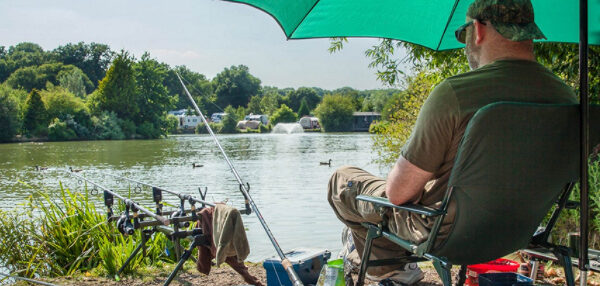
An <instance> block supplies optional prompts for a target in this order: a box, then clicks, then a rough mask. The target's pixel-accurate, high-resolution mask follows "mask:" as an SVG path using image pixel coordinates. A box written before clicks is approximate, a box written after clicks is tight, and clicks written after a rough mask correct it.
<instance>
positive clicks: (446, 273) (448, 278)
mask: <svg viewBox="0 0 600 286" xmlns="http://www.w3.org/2000/svg"><path fill="white" fill-rule="evenodd" d="M433 267H435V271H437V273H438V275H439V276H440V279H442V283H444V286H452V273H451V272H450V269H452V265H451V264H448V263H446V262H444V261H441V260H438V259H434V260H433Z"/></svg>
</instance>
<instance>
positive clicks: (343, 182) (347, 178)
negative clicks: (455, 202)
mask: <svg viewBox="0 0 600 286" xmlns="http://www.w3.org/2000/svg"><path fill="white" fill-rule="evenodd" d="M328 189H329V191H328V194H327V199H328V201H329V204H331V207H332V208H333V211H334V212H335V214H336V215H337V217H338V218H339V220H341V221H342V222H343V223H344V224H345V225H347V226H348V228H350V230H351V231H352V236H353V239H354V245H355V246H356V250H357V251H358V254H359V256H361V258H362V253H363V249H364V246H365V239H366V236H367V229H366V228H365V227H363V226H362V225H361V224H360V223H361V222H370V223H374V224H377V223H379V222H381V217H380V216H379V213H377V212H376V210H375V208H374V207H373V204H371V203H367V202H363V201H357V200H356V196H358V195H369V196H376V197H385V196H386V195H385V179H383V178H379V177H377V176H374V175H372V174H370V173H368V172H367V171H364V170H362V169H359V168H356V167H350V166H345V167H341V168H340V169H338V170H336V171H335V173H334V174H333V175H332V176H331V179H330V180H329V186H328ZM395 220H399V221H395ZM401 221H405V220H403V219H401V218H400V219H398V217H397V215H392V216H388V224H389V225H390V226H392V225H396V224H397V223H398V222H400V223H401ZM398 235H399V236H400V237H402V238H405V239H411V238H410V237H403V236H402V234H398ZM409 254H410V253H408V252H407V251H406V250H404V249H403V248H401V247H400V246H398V245H397V244H395V243H392V242H391V241H389V240H387V239H383V238H379V239H375V240H373V245H372V247H371V257H370V259H371V260H374V259H387V258H396V257H402V256H407V255H409ZM400 267H403V265H390V266H378V267H369V268H368V273H369V274H371V275H382V274H385V273H387V272H390V271H392V270H395V269H398V268H400Z"/></svg>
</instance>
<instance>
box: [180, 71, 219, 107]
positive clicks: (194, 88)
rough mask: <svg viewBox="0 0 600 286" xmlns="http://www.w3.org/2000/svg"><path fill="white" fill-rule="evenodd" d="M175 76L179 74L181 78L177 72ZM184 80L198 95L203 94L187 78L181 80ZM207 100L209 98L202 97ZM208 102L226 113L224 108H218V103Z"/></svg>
mask: <svg viewBox="0 0 600 286" xmlns="http://www.w3.org/2000/svg"><path fill="white" fill-rule="evenodd" d="M175 74H177V77H179V74H178V73H177V72H175ZM180 79H182V80H184V81H185V82H187V84H188V85H190V86H191V87H192V89H193V90H194V91H196V92H197V93H198V94H202V92H200V91H199V90H198V89H197V88H196V87H195V86H194V85H192V83H191V82H189V81H188V80H187V79H185V78H180ZM201 97H204V98H206V97H207V96H201ZM208 102H210V103H211V104H212V105H214V106H215V107H216V108H217V109H219V110H221V112H225V110H223V108H221V107H220V106H218V105H217V104H216V103H214V102H212V101H211V100H208Z"/></svg>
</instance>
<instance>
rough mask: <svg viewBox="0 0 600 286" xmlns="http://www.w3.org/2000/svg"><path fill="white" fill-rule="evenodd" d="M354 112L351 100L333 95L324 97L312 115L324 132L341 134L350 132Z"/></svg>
mask: <svg viewBox="0 0 600 286" xmlns="http://www.w3.org/2000/svg"><path fill="white" fill-rule="evenodd" d="M354 110H355V109H354V103H353V101H352V98H350V97H348V96H342V95H340V94H334V95H326V96H325V97H324V98H323V101H322V102H321V103H320V104H319V105H318V106H317V108H316V109H315V111H314V113H315V115H316V116H317V117H318V118H319V122H320V123H321V126H322V127H323V129H324V130H325V131H326V132H343V131H351V130H352V113H353V112H354Z"/></svg>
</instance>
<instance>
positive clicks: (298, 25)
mask: <svg viewBox="0 0 600 286" xmlns="http://www.w3.org/2000/svg"><path fill="white" fill-rule="evenodd" d="M320 1H321V0H317V1H315V3H314V4H313V5H312V7H310V10H308V11H307V12H306V13H305V14H304V17H302V20H300V22H298V24H296V27H294V30H292V32H291V33H290V36H289V38H291V37H292V36H293V35H294V33H295V32H296V30H297V29H298V27H300V24H302V22H304V20H305V19H306V17H307V16H308V14H310V12H312V10H313V9H314V8H315V6H317V4H319V2H320Z"/></svg>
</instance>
